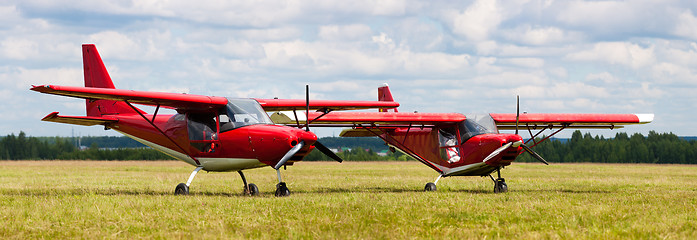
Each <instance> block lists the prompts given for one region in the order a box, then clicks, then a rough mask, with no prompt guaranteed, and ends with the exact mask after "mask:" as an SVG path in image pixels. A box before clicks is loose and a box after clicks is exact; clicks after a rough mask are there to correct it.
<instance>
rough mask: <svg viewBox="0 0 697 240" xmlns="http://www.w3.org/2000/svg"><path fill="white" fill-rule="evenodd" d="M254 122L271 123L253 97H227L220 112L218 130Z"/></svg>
mask: <svg viewBox="0 0 697 240" xmlns="http://www.w3.org/2000/svg"><path fill="white" fill-rule="evenodd" d="M254 124H273V122H272V121H271V119H270V118H269V115H267V114H266V112H264V109H262V108H261V105H259V102H257V101H256V100H254V99H243V98H228V104H227V106H225V109H224V111H221V113H220V132H225V131H229V130H232V129H235V128H239V127H244V126H248V125H254Z"/></svg>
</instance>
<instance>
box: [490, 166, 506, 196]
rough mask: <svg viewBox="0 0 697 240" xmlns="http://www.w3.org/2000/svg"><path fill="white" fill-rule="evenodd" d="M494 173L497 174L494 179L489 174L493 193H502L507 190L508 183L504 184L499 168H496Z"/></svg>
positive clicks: (504, 180)
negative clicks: (492, 184) (492, 183)
mask: <svg viewBox="0 0 697 240" xmlns="http://www.w3.org/2000/svg"><path fill="white" fill-rule="evenodd" d="M496 174H497V175H498V178H497V179H494V177H493V176H491V175H489V177H490V178H491V180H492V181H494V192H495V193H504V192H508V185H506V179H504V178H502V177H501V168H500V167H499V168H497V169H496Z"/></svg>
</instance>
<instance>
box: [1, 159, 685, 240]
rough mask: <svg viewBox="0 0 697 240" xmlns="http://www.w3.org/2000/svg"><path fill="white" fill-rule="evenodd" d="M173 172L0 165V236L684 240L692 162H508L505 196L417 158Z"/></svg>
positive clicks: (149, 166)
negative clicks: (186, 190) (186, 186)
mask: <svg viewBox="0 0 697 240" xmlns="http://www.w3.org/2000/svg"><path fill="white" fill-rule="evenodd" d="M192 170H193V167H191V166H189V165H187V164H185V163H182V162H89V161H2V162H0V220H1V221H2V222H3V224H1V225H0V238H2V239H7V238H20V239H26V238H192V237H193V238H238V239H239V238H284V239H285V238H322V239H327V238H329V239H346V238H350V239H355V238H359V239H366V238H368V239H373V238H377V239H393V238H399V239H404V238H408V239H411V238H418V239H421V238H429V239H431V238H438V239H443V238H447V239H450V238H469V239H472V238H475V239H484V238H506V239H508V238H525V239H527V238H552V239H557V238H561V239H579V238H581V239H597V238H602V239H616V238H631V239H636V238H642V239H643V238H649V239H658V238H669V239H690V238H692V239H694V238H696V237H697V166H692V165H606V164H553V165H551V166H544V165H540V164H514V165H513V166H510V167H508V168H506V169H505V170H504V171H503V177H505V178H506V181H507V183H508V186H509V192H508V193H503V194H495V193H493V191H492V190H493V184H492V182H491V180H490V179H488V178H480V177H453V178H444V179H442V180H441V181H440V182H439V183H438V191H437V192H423V191H422V189H423V187H424V185H425V183H426V182H432V181H433V180H435V177H436V176H437V175H436V173H435V172H433V171H432V170H430V169H429V168H427V167H425V166H422V165H421V164H419V163H416V162H407V163H402V162H399V163H398V162H362V163H350V162H349V163H342V164H338V163H316V162H301V163H297V164H296V166H292V167H289V168H288V170H287V171H282V174H283V177H284V181H286V182H287V183H288V187H289V188H290V190H291V192H292V194H291V196H290V197H286V198H276V197H274V196H273V191H274V190H275V184H276V173H275V171H274V170H273V169H271V168H261V169H254V170H249V171H246V172H245V175H246V176H247V179H248V180H249V181H250V182H253V183H255V184H257V185H258V186H259V189H260V191H261V195H260V196H257V197H248V196H243V195H242V194H241V191H242V181H241V180H240V179H239V176H238V175H237V173H235V172H231V173H206V172H200V173H199V174H198V175H197V176H196V179H195V180H194V182H193V184H192V186H191V195H189V196H173V195H172V193H173V191H174V187H175V186H176V184H177V183H180V182H185V181H186V179H187V178H188V176H189V174H190V173H191V171H192Z"/></svg>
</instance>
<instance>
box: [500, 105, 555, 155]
mask: <svg viewBox="0 0 697 240" xmlns="http://www.w3.org/2000/svg"><path fill="white" fill-rule="evenodd" d="M515 98H516V103H515V134H516V135H518V123H519V120H520V95H516V97H515ZM520 146H521V147H523V150H525V151H526V152H528V153H530V155H532V157H534V158H535V159H537V161H540V162H542V163H544V164H546V165H549V163H548V162H547V161H545V159H544V158H542V156H540V154H537V152H535V151H533V150H532V148H530V147H528V146H527V145H525V143H521V144H520ZM497 151H498V149H497ZM494 152H495V151H494ZM497 154H498V153H497Z"/></svg>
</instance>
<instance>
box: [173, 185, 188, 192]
mask: <svg viewBox="0 0 697 240" xmlns="http://www.w3.org/2000/svg"><path fill="white" fill-rule="evenodd" d="M174 195H189V187H188V186H186V184H185V183H180V184H177V187H176V188H174Z"/></svg>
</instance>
